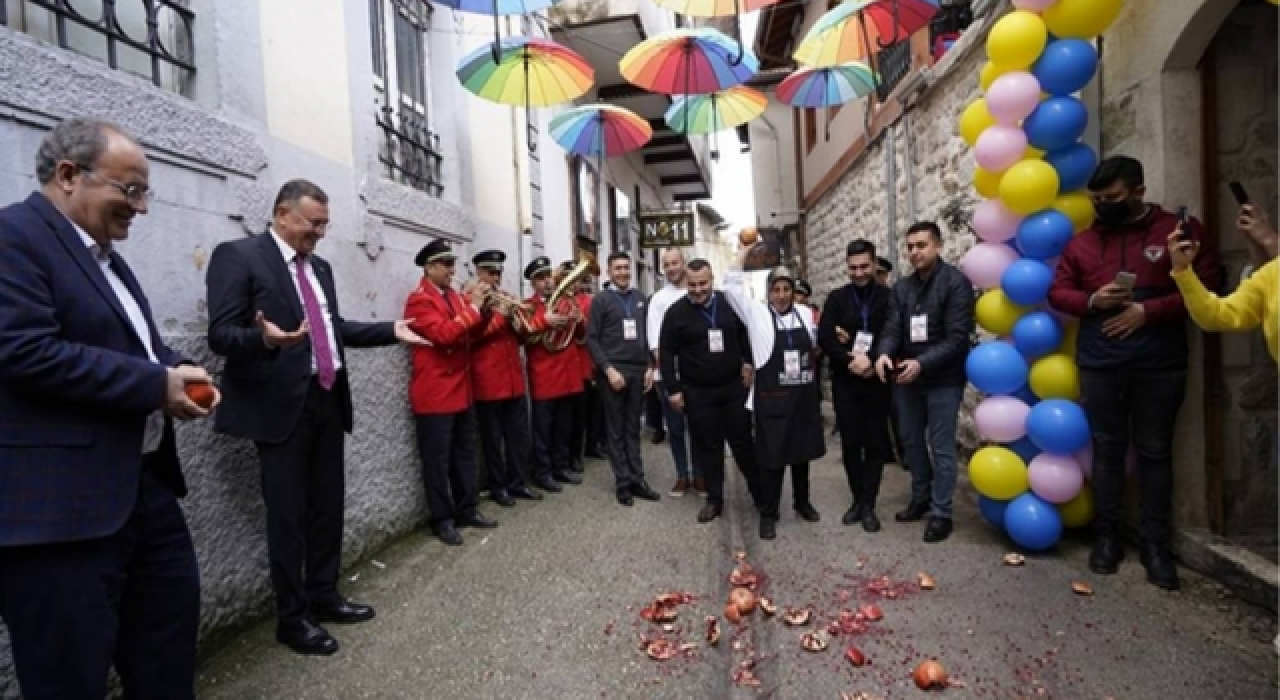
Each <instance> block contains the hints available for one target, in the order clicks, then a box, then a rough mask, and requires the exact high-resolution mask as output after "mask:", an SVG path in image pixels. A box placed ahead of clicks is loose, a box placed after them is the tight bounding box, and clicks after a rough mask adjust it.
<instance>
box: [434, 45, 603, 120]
mask: <svg viewBox="0 0 1280 700" xmlns="http://www.w3.org/2000/svg"><path fill="white" fill-rule="evenodd" d="M495 53H497V54H498V56H497V60H496V61H495V60H494V54H495ZM457 75H458V80H459V81H460V82H461V83H462V85H463V87H465V88H467V89H468V90H470V91H471V92H472V93H474V94H475V95H477V96H478V97H483V98H484V99H486V100H492V101H493V102H498V103H500V104H505V105H513V106H517V107H546V106H548V105H553V104H559V103H561V102H569V101H572V100H576V99H577V98H579V97H581V96H582V95H583V94H585V93H586V92H587V90H589V89H591V83H592V81H593V80H594V78H595V71H594V70H593V69H592V68H591V66H590V65H589V64H588V63H587V61H586V59H584V58H583V57H582V56H579V55H578V54H577V53H575V52H574V51H572V50H571V49H569V48H567V47H564V46H561V45H560V44H557V43H555V42H554V41H547V40H545V39H529V38H527V37H522V36H512V37H507V38H505V39H503V40H502V42H501V44H500V45H499V46H498V50H497V51H496V52H495V51H494V50H493V47H492V46H490V45H488V44H486V45H484V46H481V47H480V48H478V49H476V50H474V51H472V52H471V53H469V54H467V56H466V57H465V58H463V59H462V62H461V63H459V64H458V70H457Z"/></svg>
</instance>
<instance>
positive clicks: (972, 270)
mask: <svg viewBox="0 0 1280 700" xmlns="http://www.w3.org/2000/svg"><path fill="white" fill-rule="evenodd" d="M1017 259H1018V251H1016V250H1014V249H1013V248H1010V247H1009V246H1007V245H1005V244H1003V243H979V244H978V245H976V246H974V247H972V248H970V249H969V252H968V253H965V254H964V257H963V258H960V271H961V272H963V273H964V276H965V277H968V278H969V281H970V282H972V283H973V285H974V286H975V287H978V288H980V289H994V288H996V287H999V286H1000V276H1001V275H1003V274H1004V270H1005V268H1007V267H1009V266H1010V265H1012V264H1013V261H1015V260H1017Z"/></svg>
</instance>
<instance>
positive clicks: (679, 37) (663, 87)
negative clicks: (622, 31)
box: [618, 29, 760, 95]
mask: <svg viewBox="0 0 1280 700" xmlns="http://www.w3.org/2000/svg"><path fill="white" fill-rule="evenodd" d="M618 66H619V68H621V70H622V77H624V78H626V79H627V81H628V82H630V83H631V84H632V85H636V86H638V87H641V88H644V89H645V90H649V91H650V92H661V93H666V94H668V95H705V94H707V93H711V92H716V91H718V90H725V89H728V88H731V87H733V86H735V85H741V84H742V83H745V82H747V80H750V79H751V76H753V75H755V74H756V71H757V70H759V69H760V62H759V61H758V60H757V59H756V56H755V54H754V53H752V52H751V51H749V50H747V48H746V47H745V46H743V45H742V44H740V43H738V42H735V41H734V40H732V39H730V38H729V37H727V36H725V35H724V34H722V33H720V32H718V31H716V30H714V29H673V30H671V31H668V32H663V33H662V34H659V35H658V36H655V37H652V38H649V39H645V40H644V41H642V42H640V43H639V44H636V45H635V46H633V47H631V50H630V51H628V52H627V54H626V55H625V56H623V57H622V60H621V61H619V63H618Z"/></svg>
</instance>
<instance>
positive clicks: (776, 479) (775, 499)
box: [756, 462, 809, 520]
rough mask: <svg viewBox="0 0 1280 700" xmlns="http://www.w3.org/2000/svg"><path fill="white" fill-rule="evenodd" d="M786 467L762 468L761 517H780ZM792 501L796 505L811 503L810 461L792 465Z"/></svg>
mask: <svg viewBox="0 0 1280 700" xmlns="http://www.w3.org/2000/svg"><path fill="white" fill-rule="evenodd" d="M786 471H787V470H786V469H785V468H783V469H761V470H760V477H759V479H758V480H757V482H756V483H757V484H759V486H758V488H759V490H760V491H759V493H760V517H761V518H772V519H774V520H777V519H778V511H779V510H780V509H781V506H782V479H783V477H784V476H785V474H786ZM791 502H792V504H794V505H795V507H797V508H798V507H800V506H803V505H809V463H808V462H797V463H796V464H792V465H791Z"/></svg>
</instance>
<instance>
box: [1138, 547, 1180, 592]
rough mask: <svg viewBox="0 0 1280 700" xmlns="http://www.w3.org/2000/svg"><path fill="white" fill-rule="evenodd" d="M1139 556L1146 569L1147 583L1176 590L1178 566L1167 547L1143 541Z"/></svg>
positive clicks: (1167, 589) (1177, 585)
mask: <svg viewBox="0 0 1280 700" xmlns="http://www.w3.org/2000/svg"><path fill="white" fill-rule="evenodd" d="M1141 557H1142V566H1144V567H1145V568H1146V569H1147V583H1150V584H1151V585H1153V586H1155V587H1157V588H1163V589H1164V590H1166V591H1176V590H1178V588H1179V584H1178V566H1177V565H1176V564H1174V563H1173V553H1172V552H1170V551H1169V548H1168V547H1163V546H1160V545H1152V544H1146V543H1144V544H1143V545H1142V553H1141Z"/></svg>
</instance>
